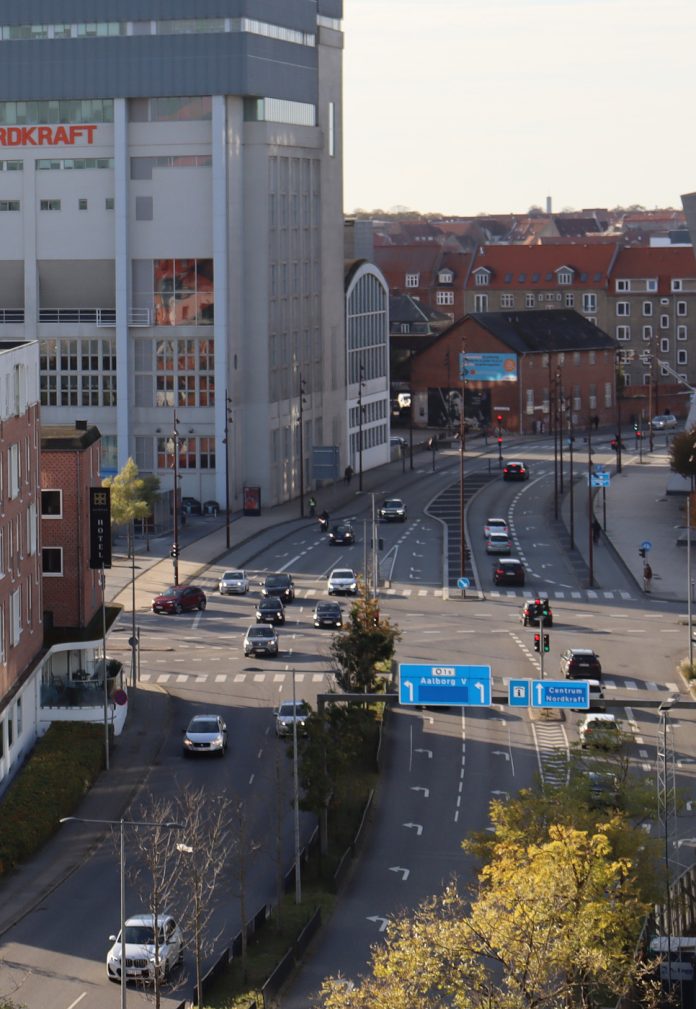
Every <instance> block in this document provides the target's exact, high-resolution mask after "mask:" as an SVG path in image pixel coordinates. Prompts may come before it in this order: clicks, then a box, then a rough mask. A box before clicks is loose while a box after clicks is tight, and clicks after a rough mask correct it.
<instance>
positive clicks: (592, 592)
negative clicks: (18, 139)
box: [486, 588, 638, 602]
mask: <svg viewBox="0 0 696 1009" xmlns="http://www.w3.org/2000/svg"><path fill="white" fill-rule="evenodd" d="M534 596H536V597H539V596H543V598H544V599H553V600H554V601H559V600H564V599H571V600H572V599H580V600H584V601H585V602H588V601H590V600H601V599H622V600H627V601H633V602H635V601H636V600H637V599H638V596H635V595H633V594H632V593H631V592H626V591H624V590H622V589H605V590H603V589H582V590H572V589H569V590H568V591H565V590H561V589H558V590H555V591H551V592H549V590H548V589H546V588H542V589H539V590H538V591H532V590H530V589H527V590H522V591H520V590H515V589H507V590H501V589H494V590H492V591H488V592H486V599H529V598H530V597H534Z"/></svg>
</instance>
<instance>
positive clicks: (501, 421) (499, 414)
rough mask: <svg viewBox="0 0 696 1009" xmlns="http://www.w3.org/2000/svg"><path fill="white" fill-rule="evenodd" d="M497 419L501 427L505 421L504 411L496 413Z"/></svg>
mask: <svg viewBox="0 0 696 1009" xmlns="http://www.w3.org/2000/svg"><path fill="white" fill-rule="evenodd" d="M495 419H496V420H497V421H498V426H499V427H500V425H501V424H502V423H503V415H502V413H497V414H496V415H495Z"/></svg>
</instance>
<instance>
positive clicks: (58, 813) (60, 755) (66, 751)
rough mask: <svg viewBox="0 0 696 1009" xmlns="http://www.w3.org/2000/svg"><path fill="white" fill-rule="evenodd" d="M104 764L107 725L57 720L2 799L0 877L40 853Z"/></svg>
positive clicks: (0, 811) (0, 804) (0, 816)
mask: <svg viewBox="0 0 696 1009" xmlns="http://www.w3.org/2000/svg"><path fill="white" fill-rule="evenodd" d="M103 766H104V729H103V728H102V727H100V726H98V725H88V724H86V723H84V722H54V723H53V724H52V725H51V727H50V729H49V730H48V732H47V733H46V735H45V736H43V738H42V739H40V740H39V742H38V743H37V744H36V747H35V748H34V751H33V752H32V754H31V755H30V757H29V759H28V761H27V763H26V764H25V766H24V767H23V768H22V770H21V771H20V772H19V774H18V775H17V778H16V779H15V780H14V781H13V783H12V784H11V785H10V787H9V788H8V790H7V792H6V793H5V795H4V796H3V798H2V800H0V876H2V875H4V874H5V873H7V872H10V871H11V870H12V869H13V868H14V867H15V866H16V865H17V864H18V863H19V862H22V861H24V860H25V859H27V858H29V856H30V855H33V854H34V852H36V851H38V850H39V848H41V846H42V845H44V844H45V843H46V841H47V840H48V839H49V838H50V837H51V836H52V835H53V834H54V833H55V831H56V829H57V827H58V821H59V820H60V818H61V817H63V816H70V815H71V813H73V811H74V810H75V808H76V806H77V804H78V803H79V801H80V799H81V798H82V797H83V795H84V794H85V792H87V791H88V789H89V788H90V786H91V785H92V783H93V781H94V779H95V778H96V777H97V775H98V774H99V772H100V771H101V769H102V767H103Z"/></svg>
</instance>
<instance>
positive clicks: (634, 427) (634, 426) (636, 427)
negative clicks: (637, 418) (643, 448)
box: [633, 423, 638, 434]
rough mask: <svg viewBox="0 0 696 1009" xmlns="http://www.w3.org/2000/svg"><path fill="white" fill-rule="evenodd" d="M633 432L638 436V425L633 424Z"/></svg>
mask: <svg viewBox="0 0 696 1009" xmlns="http://www.w3.org/2000/svg"><path fill="white" fill-rule="evenodd" d="M633 430H634V431H635V432H636V434H638V424H636V423H634V424H633Z"/></svg>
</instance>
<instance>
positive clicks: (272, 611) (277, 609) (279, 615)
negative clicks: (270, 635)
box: [256, 596, 285, 624]
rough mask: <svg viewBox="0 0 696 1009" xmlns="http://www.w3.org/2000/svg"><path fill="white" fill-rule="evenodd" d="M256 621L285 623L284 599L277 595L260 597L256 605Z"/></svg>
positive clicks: (261, 622)
mask: <svg viewBox="0 0 696 1009" xmlns="http://www.w3.org/2000/svg"><path fill="white" fill-rule="evenodd" d="M256 623H257V624H284V623H285V607H284V606H283V601H282V599H279V598H278V597H277V596H269V597H268V598H265V599H259V601H258V603H257V605H256Z"/></svg>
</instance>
